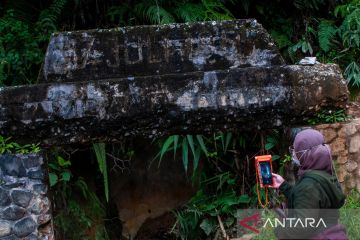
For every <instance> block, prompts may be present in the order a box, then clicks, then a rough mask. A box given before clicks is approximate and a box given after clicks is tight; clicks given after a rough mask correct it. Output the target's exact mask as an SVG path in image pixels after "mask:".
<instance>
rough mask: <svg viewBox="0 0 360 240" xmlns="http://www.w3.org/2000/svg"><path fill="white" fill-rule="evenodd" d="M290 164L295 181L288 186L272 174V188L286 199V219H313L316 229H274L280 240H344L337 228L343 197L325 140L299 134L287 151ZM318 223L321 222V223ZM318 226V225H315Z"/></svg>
mask: <svg viewBox="0 0 360 240" xmlns="http://www.w3.org/2000/svg"><path fill="white" fill-rule="evenodd" d="M290 151H291V155H292V160H293V161H294V163H295V164H297V165H299V171H298V177H299V178H298V180H297V182H296V183H295V185H290V184H289V183H288V182H286V181H285V180H284V179H283V177H281V176H280V175H278V174H275V173H273V180H274V181H273V182H274V185H273V187H274V188H279V190H280V191H281V192H282V193H283V194H284V195H285V197H286V199H287V208H288V213H287V215H286V218H288V219H291V218H293V219H296V220H297V219H300V221H302V223H304V222H305V221H307V220H306V219H308V220H309V219H314V220H315V223H316V225H317V227H313V226H305V227H303V226H302V224H300V223H299V224H298V226H294V222H295V221H296V220H293V224H292V226H290V225H289V224H288V223H287V225H286V226H285V227H277V228H276V229H275V234H276V236H277V237H278V238H279V239H347V236H346V230H345V228H344V227H343V226H342V225H341V224H339V208H340V207H342V206H343V205H344V201H345V195H344V194H343V191H342V189H341V186H340V184H339V182H338V180H337V176H336V173H335V169H334V168H333V165H332V157H331V150H330V147H329V145H327V144H325V140H324V136H323V135H322V134H321V133H320V132H319V131H316V130H313V129H306V130H303V131H301V132H299V133H298V134H297V135H296V137H295V140H294V143H293V146H291V147H290ZM320 220H323V222H321V221H320ZM317 223H319V224H317Z"/></svg>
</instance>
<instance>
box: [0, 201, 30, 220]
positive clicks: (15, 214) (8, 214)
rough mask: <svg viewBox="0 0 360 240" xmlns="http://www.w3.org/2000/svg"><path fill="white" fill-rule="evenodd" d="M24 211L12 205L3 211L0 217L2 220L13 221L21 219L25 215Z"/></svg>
mask: <svg viewBox="0 0 360 240" xmlns="http://www.w3.org/2000/svg"><path fill="white" fill-rule="evenodd" d="M25 211H26V210H25V209H24V208H22V207H18V206H15V205H12V206H9V207H7V208H5V209H3V211H2V213H1V215H0V216H1V218H2V219H5V220H12V221H14V220H19V219H20V218H22V217H23V216H24V215H25Z"/></svg>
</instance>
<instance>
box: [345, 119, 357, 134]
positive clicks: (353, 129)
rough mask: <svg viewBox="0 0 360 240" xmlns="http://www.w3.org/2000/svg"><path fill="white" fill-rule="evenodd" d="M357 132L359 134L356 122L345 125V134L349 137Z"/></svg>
mask: <svg viewBox="0 0 360 240" xmlns="http://www.w3.org/2000/svg"><path fill="white" fill-rule="evenodd" d="M356 132H357V130H356V127H355V123H354V122H350V123H348V124H346V125H345V133H346V135H347V136H352V135H354V134H355V133H356Z"/></svg>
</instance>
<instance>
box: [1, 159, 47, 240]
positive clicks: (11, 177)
mask: <svg viewBox="0 0 360 240" xmlns="http://www.w3.org/2000/svg"><path fill="white" fill-rule="evenodd" d="M43 165H44V160H43V157H42V156H41V155H39V154H29V155H21V154H15V155H14V154H5V155H0V240H5V239H6V240H10V239H12V240H16V239H27V240H33V239H34V240H35V239H46V240H53V239H54V237H53V229H52V222H51V221H52V220H51V214H50V206H51V205H50V201H49V199H48V197H47V191H48V187H47V184H46V183H45V181H46V179H47V178H46V175H45V169H44V166H43Z"/></svg>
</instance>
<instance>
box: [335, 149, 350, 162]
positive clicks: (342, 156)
mask: <svg viewBox="0 0 360 240" xmlns="http://www.w3.org/2000/svg"><path fill="white" fill-rule="evenodd" d="M344 152H345V151H344ZM347 161H348V156H347V155H346V153H340V154H339V155H338V156H337V158H336V163H337V164H344V163H346V162H347Z"/></svg>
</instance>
